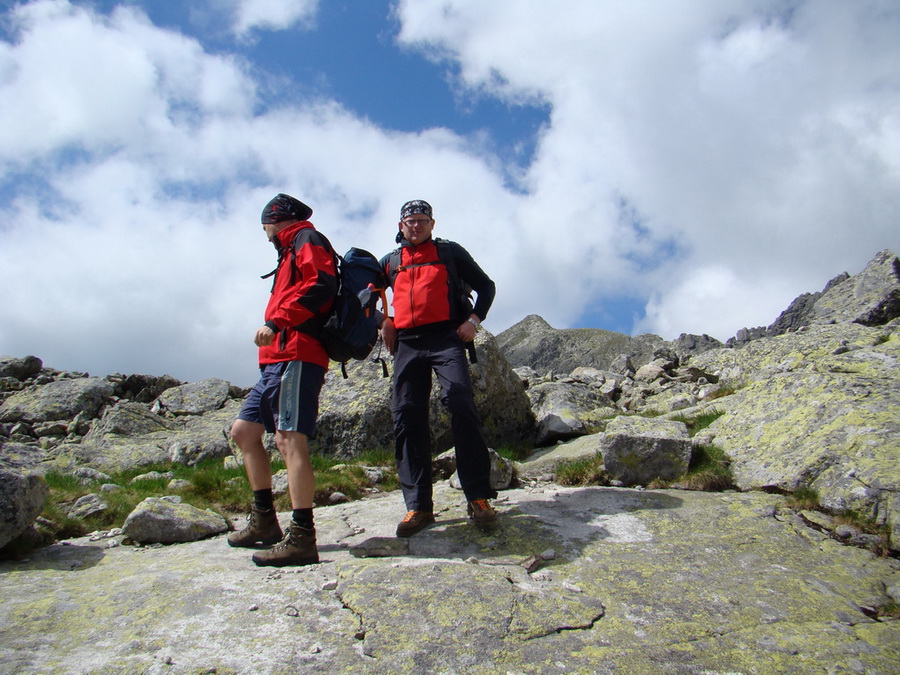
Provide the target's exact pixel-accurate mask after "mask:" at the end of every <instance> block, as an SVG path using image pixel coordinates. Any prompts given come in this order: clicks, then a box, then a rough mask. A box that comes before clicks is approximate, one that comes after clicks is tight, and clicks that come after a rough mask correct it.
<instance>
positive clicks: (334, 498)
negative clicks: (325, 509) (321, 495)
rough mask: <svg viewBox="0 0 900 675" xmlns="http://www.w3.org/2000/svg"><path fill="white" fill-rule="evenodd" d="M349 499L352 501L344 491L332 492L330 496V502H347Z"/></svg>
mask: <svg viewBox="0 0 900 675" xmlns="http://www.w3.org/2000/svg"><path fill="white" fill-rule="evenodd" d="M348 501H350V500H349V498H348V497H347V495H345V494H344V493H343V492H332V493H331V496H330V497H329V498H328V503H329V504H345V503H347V502H348Z"/></svg>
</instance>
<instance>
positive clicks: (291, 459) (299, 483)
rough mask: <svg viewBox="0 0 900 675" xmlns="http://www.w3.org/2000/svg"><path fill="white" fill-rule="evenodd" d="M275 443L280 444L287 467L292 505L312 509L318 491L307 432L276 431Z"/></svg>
mask: <svg viewBox="0 0 900 675" xmlns="http://www.w3.org/2000/svg"><path fill="white" fill-rule="evenodd" d="M275 445H277V446H278V451H279V452H280V453H281V456H282V457H283V458H284V465H285V467H286V468H287V475H288V493H289V494H290V496H291V507H292V508H295V509H311V508H312V505H313V495H314V494H315V491H316V478H315V475H314V474H313V468H312V463H311V462H310V460H309V444H308V442H307V438H306V434H301V433H300V432H299V431H276V432H275ZM270 480H271V478H270Z"/></svg>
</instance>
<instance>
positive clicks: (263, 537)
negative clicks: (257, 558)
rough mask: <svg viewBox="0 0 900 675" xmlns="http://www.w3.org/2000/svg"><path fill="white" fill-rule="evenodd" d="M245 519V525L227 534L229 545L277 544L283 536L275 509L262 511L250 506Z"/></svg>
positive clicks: (255, 545)
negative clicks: (241, 528) (246, 521)
mask: <svg viewBox="0 0 900 675" xmlns="http://www.w3.org/2000/svg"><path fill="white" fill-rule="evenodd" d="M247 520H248V521H249V522H248V523H247V527H245V528H244V529H243V530H241V531H239V532H231V533H230V534H229V535H228V545H229V546H241V547H244V548H261V547H263V546H271V545H272V544H277V543H278V542H279V541H281V538H282V536H284V535H283V534H282V533H281V525H279V524H278V514H276V513H275V509H269V510H268V511H263V510H262V509H258V508H256V507H255V506H251V507H250V515H249V516H247Z"/></svg>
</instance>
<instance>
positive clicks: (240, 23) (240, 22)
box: [219, 0, 318, 37]
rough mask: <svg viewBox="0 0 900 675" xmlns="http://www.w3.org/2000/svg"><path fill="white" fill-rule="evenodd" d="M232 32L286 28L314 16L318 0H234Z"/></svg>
mask: <svg viewBox="0 0 900 675" xmlns="http://www.w3.org/2000/svg"><path fill="white" fill-rule="evenodd" d="M219 1H220V2H221V0H219ZM234 4H235V9H234V17H235V20H234V28H233V30H234V33H235V34H236V35H238V36H240V37H244V36H246V35H247V34H248V33H250V32H251V31H253V30H273V31H277V30H286V29H288V28H291V27H293V26H295V25H297V24H304V23H308V22H310V21H311V20H312V19H313V18H314V17H315V12H316V7H317V6H318V0H235V1H234Z"/></svg>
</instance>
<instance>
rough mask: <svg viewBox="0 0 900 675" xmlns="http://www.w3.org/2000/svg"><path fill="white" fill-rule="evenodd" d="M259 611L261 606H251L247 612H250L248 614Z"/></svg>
mask: <svg viewBox="0 0 900 675" xmlns="http://www.w3.org/2000/svg"><path fill="white" fill-rule="evenodd" d="M258 610H259V605H250V606H249V607H248V608H247V611H248V612H256V611H258Z"/></svg>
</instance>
